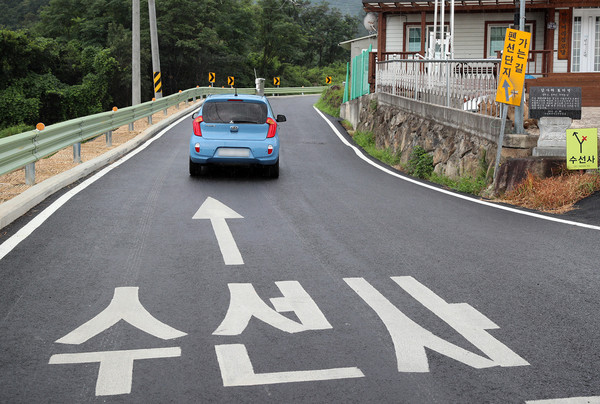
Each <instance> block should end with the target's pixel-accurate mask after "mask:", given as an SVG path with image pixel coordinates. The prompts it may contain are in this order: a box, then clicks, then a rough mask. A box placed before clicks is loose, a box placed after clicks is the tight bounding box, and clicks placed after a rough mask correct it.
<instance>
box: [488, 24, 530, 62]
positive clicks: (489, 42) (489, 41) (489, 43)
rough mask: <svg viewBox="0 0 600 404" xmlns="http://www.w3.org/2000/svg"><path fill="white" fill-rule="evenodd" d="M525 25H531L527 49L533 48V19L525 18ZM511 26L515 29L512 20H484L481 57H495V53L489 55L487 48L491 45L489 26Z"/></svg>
mask: <svg viewBox="0 0 600 404" xmlns="http://www.w3.org/2000/svg"><path fill="white" fill-rule="evenodd" d="M525 25H526V26H527V25H529V26H531V42H530V44H529V50H535V28H536V27H535V20H525ZM492 27H502V28H513V29H515V25H514V21H485V31H484V42H483V58H484V59H488V58H495V57H496V55H490V54H489V49H490V45H491V28H492Z"/></svg>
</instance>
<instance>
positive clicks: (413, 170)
mask: <svg viewBox="0 0 600 404" xmlns="http://www.w3.org/2000/svg"><path fill="white" fill-rule="evenodd" d="M406 168H407V171H408V173H409V174H410V175H413V176H415V177H418V178H423V179H427V178H429V176H431V173H432V172H433V156H432V155H431V154H429V153H427V151H425V149H423V148H422V147H421V146H415V148H414V149H413V151H412V153H411V154H410V159H409V160H408V164H407V167H406Z"/></svg>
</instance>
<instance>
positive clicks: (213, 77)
mask: <svg viewBox="0 0 600 404" xmlns="http://www.w3.org/2000/svg"><path fill="white" fill-rule="evenodd" d="M216 78H217V76H216V74H214V73H213V72H209V73H208V82H209V83H214V82H215V80H216Z"/></svg>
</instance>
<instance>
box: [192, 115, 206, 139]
mask: <svg viewBox="0 0 600 404" xmlns="http://www.w3.org/2000/svg"><path fill="white" fill-rule="evenodd" d="M203 121H204V119H202V117H201V116H199V117H198V118H196V119H194V123H193V126H194V135H196V136H199V137H201V136H202V129H200V123H202V122H203Z"/></svg>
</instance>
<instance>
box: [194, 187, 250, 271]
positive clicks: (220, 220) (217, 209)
mask: <svg viewBox="0 0 600 404" xmlns="http://www.w3.org/2000/svg"><path fill="white" fill-rule="evenodd" d="M243 218H244V217H243V216H242V215H240V214H239V213H237V212H236V211H234V210H233V209H231V208H229V207H228V206H226V205H224V204H222V203H221V202H219V201H217V200H216V199H214V198H211V197H208V198H206V200H205V201H204V203H203V204H202V206H200V209H198V211H197V212H196V214H195V215H194V217H193V219H208V220H210V222H211V224H212V227H213V230H214V232H215V236H216V237H217V242H218V243H219V248H220V249H221V254H222V255H223V260H224V261H225V265H244V259H243V258H242V254H241V253H240V250H239V249H238V247H237V244H236V243H235V239H234V238H233V235H232V234H231V230H229V226H228V225H227V222H226V221H225V219H243Z"/></svg>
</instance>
